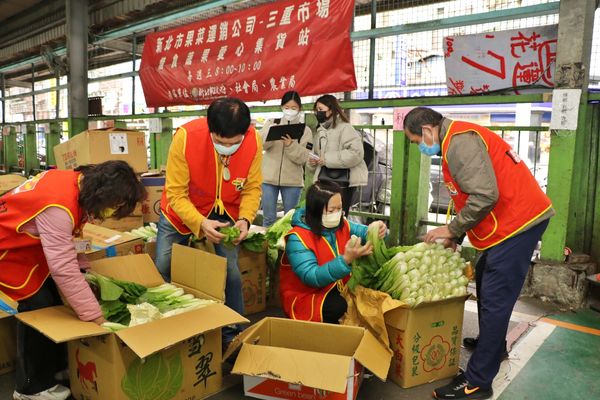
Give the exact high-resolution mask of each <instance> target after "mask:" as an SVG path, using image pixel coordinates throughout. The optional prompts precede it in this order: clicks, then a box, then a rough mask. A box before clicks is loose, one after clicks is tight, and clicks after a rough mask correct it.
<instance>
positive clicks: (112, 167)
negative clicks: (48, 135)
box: [75, 160, 146, 219]
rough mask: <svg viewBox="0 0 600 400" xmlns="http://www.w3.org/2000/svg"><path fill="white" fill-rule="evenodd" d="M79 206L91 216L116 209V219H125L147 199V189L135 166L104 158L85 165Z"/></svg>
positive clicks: (96, 216) (82, 170)
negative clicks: (134, 169)
mask: <svg viewBox="0 0 600 400" xmlns="http://www.w3.org/2000/svg"><path fill="white" fill-rule="evenodd" d="M75 170H76V171H81V174H82V175H83V178H82V179H81V187H80V190H79V205H80V206H81V207H82V208H83V209H84V210H85V211H86V212H87V213H88V214H89V215H91V216H92V217H94V218H101V217H100V214H101V211H102V210H105V209H107V208H116V211H115V213H114V215H113V217H114V218H117V219H119V218H123V217H126V216H128V215H129V214H131V213H132V212H133V210H134V209H135V206H136V205H137V204H138V203H139V202H141V201H142V200H144V199H145V198H146V189H145V188H144V185H143V184H142V182H140V180H139V179H138V177H137V175H136V174H135V172H134V171H133V168H131V166H130V165H129V164H127V163H126V162H125V161H119V160H113V161H105V162H103V163H101V164H90V165H82V166H80V167H77V168H75Z"/></svg>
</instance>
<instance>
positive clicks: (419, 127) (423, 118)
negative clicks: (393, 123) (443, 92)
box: [404, 107, 444, 136]
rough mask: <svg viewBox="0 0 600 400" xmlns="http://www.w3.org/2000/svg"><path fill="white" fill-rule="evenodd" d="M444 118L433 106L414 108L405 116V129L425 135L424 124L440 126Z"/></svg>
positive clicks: (415, 133)
mask: <svg viewBox="0 0 600 400" xmlns="http://www.w3.org/2000/svg"><path fill="white" fill-rule="evenodd" d="M442 118H444V116H443V115H442V114H440V113H439V112H437V111H435V110H432V109H431V108H427V107H417V108H414V109H412V110H410V111H409V113H408V114H406V116H405V117H404V131H405V132H406V131H408V132H410V133H412V134H414V135H419V136H423V125H433V126H438V125H440V124H441V123H442Z"/></svg>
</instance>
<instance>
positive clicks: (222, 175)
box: [156, 97, 262, 346]
mask: <svg viewBox="0 0 600 400" xmlns="http://www.w3.org/2000/svg"><path fill="white" fill-rule="evenodd" d="M261 164H262V143H261V140H260V137H259V136H258V135H257V134H256V131H255V130H254V127H253V126H251V125H250V110H249V109H248V106H247V105H246V104H245V103H244V102H242V101H241V100H238V99H235V98H230V97H228V98H222V99H218V100H215V101H214V102H213V103H212V104H211V105H210V106H209V107H208V112H207V117H206V118H198V119H196V120H193V121H191V122H188V123H187V124H185V125H183V126H181V127H179V129H177V131H176V132H175V136H174V137H173V142H172V144H171V148H170V149H169V156H168V159H167V177H166V183H165V190H164V192H163V196H162V199H161V205H160V207H161V211H162V214H161V216H160V219H159V222H158V238H157V243H156V266H157V268H158V270H159V271H160V273H161V275H162V276H163V278H164V279H165V281H170V280H171V250H172V246H173V243H179V244H183V245H187V244H189V240H190V236H191V234H192V233H193V234H194V235H196V236H197V237H202V236H206V238H207V239H208V240H209V241H211V242H212V243H214V244H215V251H216V253H217V255H220V256H222V257H226V258H227V283H226V286H225V304H226V305H227V306H228V307H230V308H231V309H233V310H234V311H236V312H238V313H240V314H242V313H243V312H244V299H243V295H242V280H241V276H240V271H239V268H238V250H239V247H238V246H237V244H239V243H240V242H241V241H242V240H244V238H245V237H246V236H247V235H248V229H249V228H250V222H251V221H252V220H253V219H254V217H255V216H256V212H257V210H258V207H259V205H260V196H261V185H262V173H261ZM232 225H233V226H235V227H237V228H238V229H239V230H240V236H239V238H238V239H237V240H236V242H235V244H236V247H235V248H233V249H230V248H227V247H225V246H224V245H223V244H222V243H221V242H222V240H223V238H224V237H225V235H223V234H222V233H220V232H219V228H222V227H225V226H232ZM238 331H239V328H237V327H236V328H235V329H234V328H232V327H226V328H224V329H223V346H227V345H228V344H229V342H231V340H232V339H233V338H234V337H235V335H236V334H237V333H238Z"/></svg>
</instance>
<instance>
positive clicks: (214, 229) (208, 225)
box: [200, 218, 229, 244]
mask: <svg viewBox="0 0 600 400" xmlns="http://www.w3.org/2000/svg"><path fill="white" fill-rule="evenodd" d="M226 226H229V223H227V222H219V221H216V220H214V219H208V218H204V220H203V221H202V224H201V225H200V230H201V231H202V232H203V233H204V235H205V236H206V238H207V239H208V241H209V242H211V243H216V244H219V243H221V240H223V238H224V237H225V235H223V234H222V233H221V232H219V231H218V229H219V228H224V227H226Z"/></svg>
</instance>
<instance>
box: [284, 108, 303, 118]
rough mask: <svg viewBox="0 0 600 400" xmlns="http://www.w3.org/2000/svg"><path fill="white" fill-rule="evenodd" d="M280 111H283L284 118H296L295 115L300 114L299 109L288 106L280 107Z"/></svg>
mask: <svg viewBox="0 0 600 400" xmlns="http://www.w3.org/2000/svg"><path fill="white" fill-rule="evenodd" d="M282 111H283V116H284V117H285V118H286V119H294V118H296V116H297V115H298V114H300V111H298V110H292V109H289V108H284V109H282Z"/></svg>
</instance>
